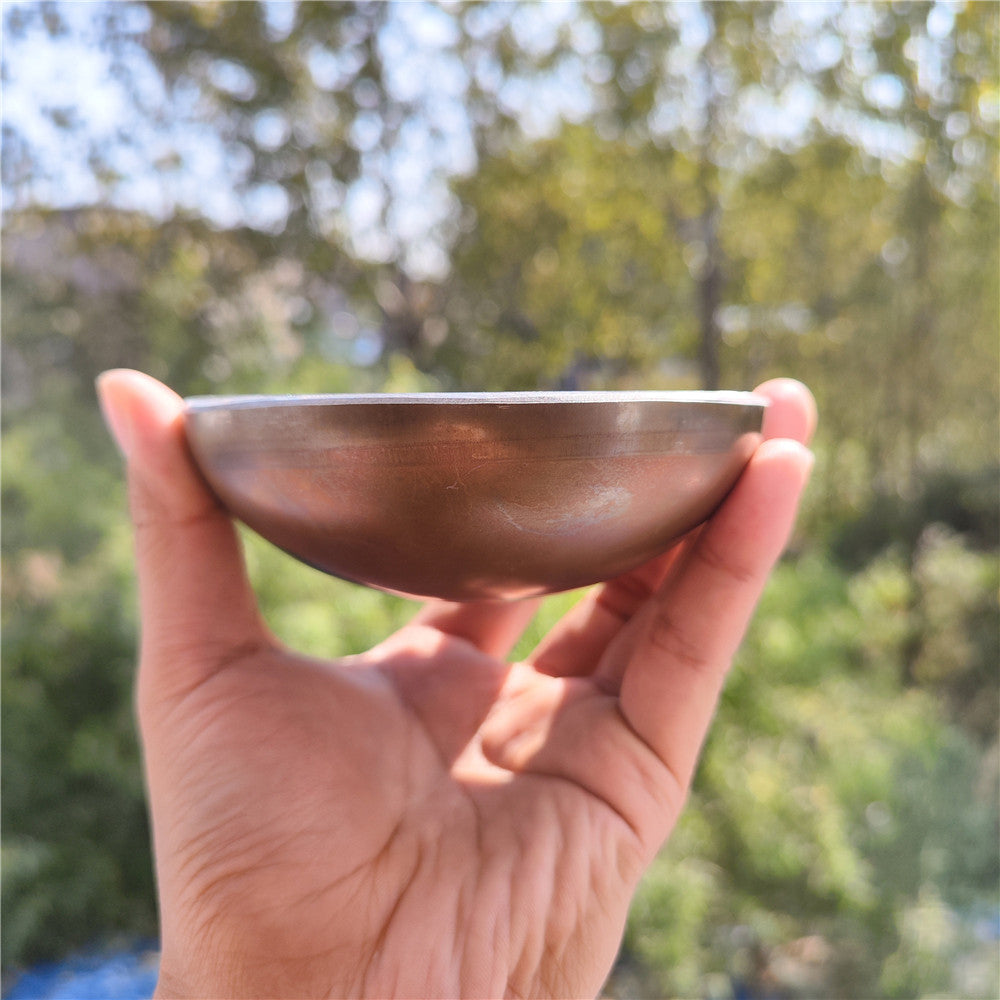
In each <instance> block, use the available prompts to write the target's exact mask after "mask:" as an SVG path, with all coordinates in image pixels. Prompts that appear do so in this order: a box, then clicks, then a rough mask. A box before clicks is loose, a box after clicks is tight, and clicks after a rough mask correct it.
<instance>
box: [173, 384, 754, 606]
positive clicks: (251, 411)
mask: <svg viewBox="0 0 1000 1000" xmlns="http://www.w3.org/2000/svg"><path fill="white" fill-rule="evenodd" d="M766 405H767V404H766V401H765V400H764V399H762V398H760V397H759V396H754V395H751V394H749V393H690V392H689V393H669V392H546V393H541V392H539V393H533V392H516V393H422V394H400V395H331V396H287V397H285V396H230V397H223V396H203V397H197V398H193V399H189V400H188V401H187V413H186V426H187V435H188V440H189V442H190V446H191V451H192V453H193V455H194V457H195V460H196V462H197V464H198V466H199V467H200V469H201V471H202V473H203V474H204V476H205V479H206V480H207V481H208V483H209V485H210V486H211V488H212V489H213V490H214V491H215V493H216V495H217V496H218V497H219V499H220V500H221V502H222V503H223V504H224V505H225V507H227V508H228V509H229V511H230V512H231V513H232V514H234V515H235V516H236V517H237V518H239V519H240V520H242V521H243V522H244V523H246V524H247V525H249V526H250V527H251V528H252V529H254V530H255V531H256V532H258V533H259V534H260V535H262V536H263V537H264V538H266V539H268V540H269V541H271V542H273V543H274V544H275V545H278V546H280V547H281V548H282V549H285V550H286V551H287V552H289V553H291V554H292V555H294V556H296V557H297V558H298V559H300V560H302V561H303V562H305V563H308V564H309V565H311V566H315V567H316V568H318V569H321V570H324V571H326V572H327V573H331V574H334V575H335V576H339V577H343V578H345V579H348V580H353V581H355V582H357V583H362V584H366V585H368V586H371V587H377V588H380V589H382V590H388V591H392V592H394V593H399V594H406V595H409V596H414V597H439V598H445V599H449V600H457V601H466V600H483V599H501V598H519V597H526V596H529V595H532V594H544V593H552V592H555V591H560V590H570V589H573V588H575V587H581V586H585V585H587V584H591V583H596V582H598V581H600V580H605V579H609V578H611V577H614V576H617V575H618V574H620V573H623V572H625V571H627V570H629V569H632V568H634V567H636V566H638V565H640V564H641V563H643V562H645V561H646V560H648V559H651V558H652V557H653V556H656V555H658V554H659V553H661V552H663V551H664V550H665V549H666V548H667V547H668V546H669V545H670V544H671V543H672V542H673V541H675V540H676V539H677V538H678V537H680V536H681V535H683V534H684V533H685V532H687V531H688V530H690V529H691V528H693V527H695V526H696V525H698V524H699V523H701V522H702V521H703V520H704V519H705V518H707V517H708V516H709V515H710V514H711V513H712V511H713V510H714V509H715V508H716V507H717V506H718V504H719V503H720V501H721V500H722V499H723V497H724V496H725V495H726V493H727V492H728V491H729V490H730V488H731V487H732V486H733V484H734V483H735V481H736V479H737V478H738V476H739V474H740V472H741V470H742V469H743V467H744V465H745V464H746V462H747V460H748V459H749V457H750V455H751V454H752V452H753V450H754V448H755V447H756V446H757V443H758V441H759V440H760V430H761V424H762V421H763V414H764V408H765V406H766Z"/></svg>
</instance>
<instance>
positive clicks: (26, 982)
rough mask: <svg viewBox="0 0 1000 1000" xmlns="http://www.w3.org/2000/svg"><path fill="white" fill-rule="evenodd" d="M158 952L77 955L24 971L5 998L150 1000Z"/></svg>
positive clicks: (142, 951)
mask: <svg viewBox="0 0 1000 1000" xmlns="http://www.w3.org/2000/svg"><path fill="white" fill-rule="evenodd" d="M158 959H159V956H158V955H157V953H156V951H155V950H154V949H152V948H150V947H139V948H136V949H134V950H132V951H126V952H116V953H114V954H108V953H107V952H100V953H95V954H89V955H76V956H74V957H72V958H68V959H64V960H63V961H61V962H49V963H46V964H45V965H39V966H36V967H35V968H33V969H29V970H28V971H27V972H23V973H21V974H20V975H19V976H17V977H16V978H15V979H14V981H13V982H12V983H11V985H10V987H9V989H7V990H6V991H5V992H4V1000H149V998H150V997H151V996H152V995H153V990H154V989H155V988H156V974H157V968H158V964H159V963H158Z"/></svg>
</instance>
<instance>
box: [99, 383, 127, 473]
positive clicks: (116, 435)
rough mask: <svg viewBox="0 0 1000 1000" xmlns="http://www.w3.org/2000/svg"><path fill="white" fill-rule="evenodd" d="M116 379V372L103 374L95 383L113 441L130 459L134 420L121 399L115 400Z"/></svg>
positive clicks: (102, 414) (105, 421)
mask: <svg viewBox="0 0 1000 1000" xmlns="http://www.w3.org/2000/svg"><path fill="white" fill-rule="evenodd" d="M114 377H115V372H114V371H109V372H103V373H102V374H100V375H98V376H97V380H96V382H95V385H96V386H97V401H98V403H99V404H100V407H101V416H102V417H104V423H105V424H106V425H107V428H108V430H109V431H110V433H111V437H112V439H113V440H114V442H115V444H116V445H118V450H119V451H120V452H121V453H122V455H123V456H124V457H125V458H128V456H129V454H130V452H131V451H132V436H133V432H132V420H131V417H130V415H129V412H128V408H127V407H126V406H123V405H122V403H121V400H120V399H116V398H115V392H114Z"/></svg>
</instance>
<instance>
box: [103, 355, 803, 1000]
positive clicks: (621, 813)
mask: <svg viewBox="0 0 1000 1000" xmlns="http://www.w3.org/2000/svg"><path fill="white" fill-rule="evenodd" d="M760 391H761V392H763V393H764V394H766V395H768V396H769V397H770V398H771V400H772V405H771V407H770V408H769V410H768V413H767V418H766V426H765V436H766V437H767V438H770V440H766V441H765V442H764V443H763V444H761V446H760V447H759V448H758V450H757V452H756V453H755V455H754V456H753V458H752V459H751V461H750V463H749V465H748V467H747V469H746V470H745V472H744V474H743V476H742V477H741V479H740V481H739V483H738V484H737V486H736V488H735V489H734V491H733V492H732V493H731V494H730V496H729V498H728V499H727V500H726V501H725V503H724V505H723V506H722V507H721V508H720V510H719V511H718V512H717V513H716V514H715V516H714V517H713V518H712V519H711V521H710V522H709V523H708V524H707V525H706V526H705V527H704V528H703V529H701V530H700V531H698V532H696V533H695V534H693V535H692V536H691V537H690V538H689V539H688V540H687V541H686V542H684V543H683V544H680V545H678V546H676V547H675V548H674V550H673V551H671V552H669V553H668V554H666V555H665V556H663V557H662V558H660V559H657V560H656V561H654V562H652V563H650V564H648V565H646V566H644V567H643V568H642V569H639V570H637V571H635V572H633V573H630V574H628V575H626V576H624V577H622V578H620V579H617V580H614V581H611V582H609V583H606V584H604V585H602V586H600V587H597V588H594V589H593V590H591V591H590V592H589V593H588V595H587V596H585V597H584V598H583V599H582V600H581V602H579V603H578V604H577V605H576V606H575V608H574V609H573V610H572V611H571V612H570V613H569V614H568V615H567V617H566V618H565V619H564V620H563V621H562V622H561V623H560V624H559V625H558V626H556V628H555V629H554V630H553V632H552V633H551V634H550V635H549V636H548V637H547V638H546V640H545V641H544V642H543V643H542V644H541V646H540V647H539V648H538V649H537V650H536V651H535V652H534V653H533V654H532V655H531V656H530V657H529V658H528V660H527V661H525V662H523V663H516V664H513V665H512V664H509V663H508V662H506V660H505V656H506V654H507V653H508V652H509V650H510V648H511V647H512V646H513V644H514V642H515V641H516V639H517V636H518V635H519V633H520V631H521V629H522V628H523V627H524V626H525V624H526V623H527V621H528V619H529V618H530V616H531V614H532V612H533V611H534V607H535V605H534V604H532V603H531V602H527V603H513V604H467V605H454V604H442V603H435V604H430V605H427V606H426V607H425V608H424V609H423V610H422V611H421V612H420V613H419V614H417V616H416V618H415V620H414V621H413V622H412V623H411V624H409V625H407V626H405V627H404V628H403V629H401V630H400V631H399V632H398V633H397V634H396V635H394V636H392V638H390V639H388V640H387V641H386V642H384V643H382V644H381V645H379V646H376V647H375V648H374V649H372V650H371V651H370V652H368V653H365V654H363V655H359V656H354V657H348V658H346V659H343V660H340V661H336V662H322V661H319V660H316V659H311V658H308V657H305V656H301V655H298V654H296V653H294V652H292V651H290V650H288V649H286V648H284V647H283V646H282V645H281V643H280V642H278V641H277V640H276V639H275V638H274V637H273V636H272V635H271V634H270V633H269V631H268V629H267V627H266V625H265V624H264V622H263V621H262V620H261V617H260V614H259V612H258V609H257V605H256V602H255V600H254V596H253V593H252V592H251V588H250V585H249V583H248V581H247V577H246V573H245V570H244V566H243V562H242V558H241V552H240V548H239V544H238V539H237V535H236V533H235V531H234V528H233V525H232V523H231V521H230V519H229V518H228V517H227V515H226V514H225V513H224V512H223V511H222V509H221V508H220V507H219V506H218V504H217V503H216V501H215V500H214V499H213V497H212V496H211V494H210V493H209V492H208V491H207V490H206V488H205V486H204V485H203V482H202V480H201V479H200V477H199V475H198V474H197V472H196V471H195V469H194V467H193V465H192V463H191V460H190V458H189V455H188V452H187V448H186V444H185V439H184V434H183V417H182V413H183V403H182V401H181V399H180V398H179V397H178V396H176V395H175V394H174V393H173V392H171V391H170V390H169V389H167V388H166V387H164V386H162V385H160V384H159V383H157V382H154V381H153V380H152V379H150V378H148V377H146V376H144V375H140V374H138V373H136V372H126V371H115V372H110V373H107V374H106V375H104V376H102V379H101V380H100V395H101V401H102V406H103V408H104V413H105V416H106V419H107V421H108V423H109V426H110V427H111V428H112V431H113V433H114V435H115V437H116V439H117V440H118V442H119V445H120V446H121V448H122V451H123V452H124V454H125V456H126V459H127V468H128V480H129V492H130V503H131V510H132V517H133V520H134V522H135V534H136V556H137V564H138V576H139V589H140V607H141V618H142V641H141V652H140V665H139V676H138V696H137V697H138V712H139V721H140V728H141V732H142V738H143V743H144V749H145V761H146V771H147V781H148V788H149V797H150V803H151V811H152V820H153V834H154V845H155V856H156V870H157V877H158V882H159V897H160V912H161V933H162V959H161V973H160V983H159V986H158V990H157V996H159V997H199V998H207V997H213V998H221V997H253V998H255V1000H264V998H268V997H282V998H291V997H347V996H363V995H365V996H375V997H391V996H402V997H459V996H461V997H502V996H518V997H527V996H550V997H577V996H594V995H595V994H596V993H597V992H598V991H599V990H600V988H601V985H602V983H603V981H604V979H605V977H606V976H607V974H608V971H609V969H610V967H611V964H612V962H613V960H614V956H615V954H616V951H617V949H618V946H619V943H620V940H621V934H622V930H623V927H624V922H625V918H626V914H627V910H628V906H629V902H630V900H631V897H632V894H633V892H634V890H635V887H636V885H637V883H638V880H639V878H640V876H641V875H642V873H643V871H644V869H645V867H646V866H647V864H648V863H649V862H650V860H651V859H652V858H653V856H654V855H655V853H656V852H657V850H658V849H659V848H660V846H661V844H662V843H663V841H664V840H665V838H666V837H667V835H668V834H669V832H670V830H671V828H672V827H673V825H674V823H675V821H676V819H677V816H678V813H679V812H680V810H681V807H682V804H683V802H684V798H685V795H686V793H687V790H688V787H689V785H690V782H691V776H692V772H693V770H694V767H695V763H696V760H697V756H698V752H699V749H700V747H701V743H702V740H703V738H704V735H705V731H706V729H707V727H708V725H709V722H710V720H711V717H712V714H713V712H714V709H715V705H716V701H717V699H718V696H719V692H720V689H721V687H722V683H723V679H724V676H725V673H726V670H727V668H728V666H729V663H730V660H731V658H732V655H733V653H734V651H735V650H736V648H737V645H738V644H739V641H740V639H741V637H742V634H743V631H744V628H745V626H746V624H747V621H748V619H749V617H750V614H751V611H752V608H753V606H754V604H755V602H756V599H757V597H758V595H759V593H760V591H761V589H762V587H763V585H764V582H765V580H766V577H767V575H768V572H769V570H770V568H771V566H772V565H773V563H774V562H775V560H776V559H777V558H778V556H779V554H780V552H781V550H782V548H783V547H784V545H785V543H786V540H787V537H788V534H789V532H790V530H791V526H792V523H793V519H794V516H795V509H796V505H797V502H798V497H799V495H800V492H801V490H802V488H803V486H804V484H805V481H806V478H807V475H808V470H809V465H810V458H809V453H808V452H807V451H806V449H805V448H804V447H803V446H802V444H799V443H797V441H800V442H804V441H805V440H807V439H808V437H809V435H810V433H811V430H812V426H813V423H814V409H813V405H812V400H811V397H810V396H809V395H808V392H807V391H806V390H805V389H804V388H803V387H802V386H800V385H799V384H798V383H794V382H790V381H788V380H781V381H777V382H773V383H768V384H767V385H765V386H763V387H762V388H761V390H760ZM791 439H797V441H796V440H791Z"/></svg>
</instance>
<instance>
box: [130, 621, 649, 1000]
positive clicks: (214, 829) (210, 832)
mask: <svg viewBox="0 0 1000 1000" xmlns="http://www.w3.org/2000/svg"><path fill="white" fill-rule="evenodd" d="M614 701H615V699H614V698H613V697H612V696H610V695H608V694H607V693H605V692H604V691H602V690H601V689H600V688H598V687H597V686H595V685H594V684H592V683H590V682H589V681H587V680H583V679H574V680H572V681H569V682H567V681H563V680H560V679H557V678H552V677H549V676H546V675H542V674H539V673H536V672H535V671H534V670H533V669H532V668H531V667H529V666H528V665H519V666H517V667H514V668H510V667H509V666H508V665H507V664H505V663H503V662H501V661H499V660H495V659H492V658H489V657H487V656H486V655H484V654H482V653H480V652H479V651H478V650H476V649H475V648H474V647H472V646H470V645H469V644H468V643H465V642H463V641H462V640H459V639H454V638H451V637H446V636H442V635H441V634H440V633H436V632H435V631H434V630H432V629H428V628H420V627H416V628H410V629H404V630H403V632H401V633H400V634H399V635H398V636H397V637H395V638H394V640H392V642H391V643H389V644H387V645H386V646H384V647H381V648H380V649H378V650H376V651H374V652H373V653H372V654H368V655H367V656H366V657H364V658H358V659H356V660H352V661H347V662H346V663H343V664H337V665H324V664H319V663H316V662H314V661H307V660H303V659H301V658H299V657H295V656H292V655H290V654H285V653H282V652H274V651H263V652H261V653H259V654H257V655H254V656H251V657H249V658H248V659H247V660H246V661H241V662H238V663H234V664H231V665H230V666H228V667H227V668H226V669H225V670H223V671H222V672H219V673H216V674H215V675H213V677H212V679H211V680H210V681H208V682H207V683H205V684H203V685H202V686H200V687H199V688H197V689H196V690H194V691H193V692H190V693H189V694H188V695H187V696H186V703H185V704H184V706H183V709H182V710H181V711H177V712H176V716H177V717H180V718H182V719H183V722H182V723H181V724H179V725H176V724H175V726H174V727H173V728H172V729H171V733H172V736H171V738H170V740H169V745H168V746H167V747H166V748H165V757H164V759H163V766H164V767H165V768H166V774H165V777H166V778H167V782H166V783H167V784H168V785H169V786H171V787H173V786H174V783H175V782H177V781H178V780H179V777H180V775H182V774H183V775H185V776H186V787H184V801H183V802H180V801H179V802H177V803H176V804H175V806H174V808H171V809H170V813H171V815H173V816H174V817H176V822H175V823H173V824H171V827H170V833H169V836H170V839H171V844H170V847H171V848H172V849H171V850H170V851H169V852H168V856H169V857H170V858H171V859H172V862H171V866H172V870H171V871H161V883H162V887H163V889H164V890H166V889H168V887H174V891H175V892H176V899H174V900H172V902H174V903H175V906H176V910H175V913H176V919H177V920H178V922H179V924H180V925H181V926H187V927H190V926H191V924H192V923H195V924H197V925H202V926H211V928H212V935H211V939H210V941H209V940H206V941H205V945H206V947H207V946H209V945H211V947H212V948H213V950H215V951H216V952H218V950H219V949H220V947H221V948H224V949H225V950H229V951H230V952H231V954H232V955H233V956H234V965H236V964H239V965H242V966H244V968H243V970H242V971H243V973H244V974H245V975H247V976H248V977H249V976H250V975H251V974H252V977H253V979H252V982H253V986H252V991H256V993H257V994H260V991H261V989H262V987H263V986H264V985H265V984H266V983H268V982H270V984H271V986H272V988H273V992H274V995H280V994H281V993H282V989H283V987H284V988H285V989H287V984H288V982H289V981H290V979H289V976H290V974H291V973H292V972H293V971H294V977H295V981H297V982H299V983H301V984H302V992H301V995H336V996H347V995H358V994H362V993H366V994H368V995H376V996H389V995H410V996H422V995H428V991H432V992H433V993H434V995H447V994H451V995H455V996H459V995H461V996H501V995H510V994H513V995H520V996H527V995H540V994H542V995H545V994H547V995H555V996H579V995H585V994H588V993H589V994H593V993H595V992H596V991H597V990H598V989H599V987H600V984H601V982H602V980H603V978H604V976H605V975H606V974H607V969H608V967H609V965H610V962H611V960H612V958H613V954H614V949H615V946H616V943H617V940H618V938H619V935H620V932H621V925H622V922H623V920H624V917H625V912H626V907H627V902H628V898H629V896H630V893H631V889H632V888H633V887H634V880H635V878H636V877H637V876H638V873H639V871H640V870H641V866H642V861H643V860H644V856H645V853H646V851H647V850H648V848H646V847H645V846H644V845H643V838H642V835H641V832H640V831H638V830H637V829H636V828H635V827H634V826H633V822H634V821H633V820H632V819H630V815H631V814H630V813H629V812H627V811H626V810H629V809H633V808H636V803H634V802H633V801H632V799H634V798H636V797H637V794H638V792H639V789H638V788H632V789H629V788H628V787H622V785H623V783H622V781H621V776H622V773H623V772H622V771H621V768H620V762H615V763H616V772H615V779H614V783H615V787H613V788H609V789H604V788H603V787H602V786H603V783H604V782H606V781H611V780H612V776H611V774H610V771H609V772H608V775H607V776H603V775H601V774H600V773H595V774H590V775H589V777H588V779H587V781H586V783H585V784H583V783H581V779H580V777H579V775H578V774H577V773H576V771H577V770H578V766H577V765H578V763H579V754H580V747H579V746H574V745H573V740H572V739H571V738H570V739H567V740H565V741H564V743H563V745H560V731H561V730H566V731H567V732H572V731H574V730H576V729H578V722H579V723H582V724H583V725H584V726H585V727H586V729H587V730H588V737H587V738H588V739H590V740H594V741H597V742H598V743H601V742H604V743H605V748H606V749H608V748H610V749H614V748H615V746H616V744H617V745H620V746H621V745H627V740H626V741H623V739H622V737H623V736H624V735H627V734H625V733H623V732H619V733H613V732H610V731H609V732H608V733H607V734H602V733H601V732H600V731H598V732H592V731H590V730H591V728H592V727H593V726H597V727H598V729H600V728H602V727H606V728H608V729H609V730H610V729H611V727H618V728H619V729H622V726H621V722H620V716H619V715H618V714H617V711H616V710H615V708H614ZM172 711H176V709H173V710H172ZM151 721H152V724H153V725H155V721H153V720H151ZM148 724H149V722H148V723H147V725H148ZM602 737H606V739H604V740H602ZM542 741H546V743H547V749H546V752H545V753H544V754H540V753H538V747H539V745H540V743H541V742H542ZM634 749H635V752H636V753H637V754H638V755H639V756H640V757H641V755H642V751H643V748H642V747H641V745H639V744H638V743H637V744H636V746H635V748H634ZM540 765H541V766H540ZM173 772H176V776H175V774H174V773H173ZM629 773H630V771H629V769H626V770H625V772H624V774H625V776H626V780H625V782H624V785H625V786H627V785H628V781H627V776H628V774H629ZM633 773H635V774H639V773H640V772H639V770H638V769H633ZM193 774H197V775H199V776H200V778H201V787H198V786H197V785H193V784H192V782H191V776H192V775H193ZM587 785H589V786H590V787H586V786H587ZM608 791H610V792H612V793H613V794H612V798H613V799H614V801H613V802H611V803H609V802H608V801H606V799H605V798H604V795H605V794H606V793H607V792H608ZM220 792H221V794H220ZM641 812H642V811H641V809H638V810H637V811H636V812H635V813H634V815H636V816H639V815H641ZM333 845H336V846H335V847H334V846H333ZM623 876H624V878H623ZM540 912H544V913H545V914H546V921H545V922H544V923H539V922H538V920H537V915H538V914H539V913H540ZM289 914H294V915H295V916H294V920H293V921H291V922H290V921H289ZM248 918H250V919H248ZM275 953H276V954H280V955H281V956H282V960H281V962H280V963H271V964H270V967H264V968H259V969H253V970H250V969H247V968H246V958H245V957H242V958H239V959H237V958H236V956H247V955H249V956H255V955H265V954H275ZM310 968H312V969H314V971H313V973H312V974H311V975H310V974H309V970H310ZM331 969H334V970H336V972H335V975H333V976H331V972H330V970H331ZM230 973H231V970H225V975H227V976H228V975H230ZM249 984H250V980H249V978H248V990H249V989H250V985H249ZM206 985H208V984H206Z"/></svg>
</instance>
